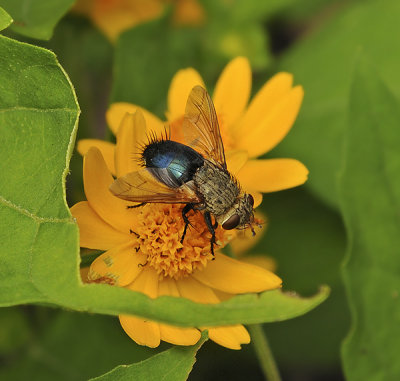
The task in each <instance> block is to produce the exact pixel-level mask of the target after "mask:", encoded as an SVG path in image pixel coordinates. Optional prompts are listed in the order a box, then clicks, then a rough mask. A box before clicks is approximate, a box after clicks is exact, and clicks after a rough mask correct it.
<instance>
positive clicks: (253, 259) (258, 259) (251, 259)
mask: <svg viewBox="0 0 400 381" xmlns="http://www.w3.org/2000/svg"><path fill="white" fill-rule="evenodd" d="M240 260H241V261H243V262H246V263H250V264H252V265H255V266H259V267H262V268H263V269H266V270H268V271H272V272H276V269H277V268H278V265H277V263H276V261H275V259H274V258H271V257H267V256H266V255H263V254H259V255H257V254H254V255H250V256H246V257H242V258H240Z"/></svg>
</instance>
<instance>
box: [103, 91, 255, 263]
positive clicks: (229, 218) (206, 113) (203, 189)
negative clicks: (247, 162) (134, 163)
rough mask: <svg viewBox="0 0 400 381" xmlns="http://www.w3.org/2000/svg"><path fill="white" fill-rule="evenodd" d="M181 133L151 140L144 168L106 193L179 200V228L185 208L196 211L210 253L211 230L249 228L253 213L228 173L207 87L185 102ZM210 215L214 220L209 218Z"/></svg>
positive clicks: (247, 198)
mask: <svg viewBox="0 0 400 381" xmlns="http://www.w3.org/2000/svg"><path fill="white" fill-rule="evenodd" d="M181 128H182V135H183V137H184V140H185V143H186V144H182V143H178V142H176V141H172V140H168V139H159V140H157V139H152V140H151V141H150V142H149V143H148V144H147V145H146V146H145V147H144V149H143V151H142V154H141V160H142V163H143V166H144V168H143V169H142V170H139V171H136V172H131V173H129V174H127V175H125V176H123V177H120V178H118V179H117V180H115V181H114V183H113V184H112V185H111V186H110V190H111V192H112V193H113V194H114V195H115V196H117V197H119V198H122V199H124V200H128V201H132V202H138V203H140V204H139V205H135V206H134V207H136V206H140V205H143V204H145V203H181V204H186V205H185V207H184V208H183V209H182V218H183V220H184V222H185V228H184V231H183V234H182V239H181V242H183V239H184V237H185V234H186V230H187V227H188V226H189V224H190V221H189V219H188V217H187V214H188V213H189V211H191V210H195V211H201V212H202V213H203V216H204V220H205V223H206V225H207V227H208V229H209V231H210V233H211V235H212V237H211V253H212V254H213V255H214V244H215V229H216V228H217V226H218V224H220V225H221V226H222V227H223V228H224V229H226V230H230V229H234V228H239V229H244V228H247V227H250V228H251V229H252V231H253V234H254V230H253V228H252V226H251V224H252V222H253V220H254V215H253V205H254V199H253V197H252V195H250V194H247V193H244V192H242V191H241V189H240V185H239V183H238V182H237V180H236V179H235V178H234V177H233V176H232V175H231V174H230V173H229V171H228V169H227V166H226V160H225V153H224V146H223V143H222V139H221V134H220V130H219V125H218V120H217V116H216V113H215V109H214V105H213V103H212V100H211V98H210V96H209V95H208V93H207V91H206V90H204V89H203V88H202V87H201V86H196V87H194V88H193V90H192V91H191V93H190V95H189V98H188V101H187V104H186V111H185V117H184V121H183V123H182V127H181ZM212 217H214V219H215V221H214V222H213V221H212Z"/></svg>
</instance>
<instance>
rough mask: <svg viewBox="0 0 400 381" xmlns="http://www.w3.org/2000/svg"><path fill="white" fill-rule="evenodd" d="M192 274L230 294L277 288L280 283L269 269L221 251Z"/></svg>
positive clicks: (199, 279) (210, 285)
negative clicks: (234, 257)
mask: <svg viewBox="0 0 400 381" xmlns="http://www.w3.org/2000/svg"><path fill="white" fill-rule="evenodd" d="M192 276H193V278H195V279H197V280H198V281H199V282H201V283H203V284H204V285H206V286H209V287H212V288H215V289H217V290H221V291H224V292H228V293H230V294H244V293H248V292H262V291H266V290H272V289H275V288H279V287H281V284H282V280H281V279H280V278H279V277H278V276H276V275H275V274H273V273H271V272H270V271H267V270H264V269H263V268H261V267H257V266H253V265H250V264H248V263H243V262H240V261H238V260H236V259H233V258H230V257H227V256H226V255H223V254H221V253H216V254H215V260H214V261H212V262H209V263H208V264H207V267H206V268H205V269H204V270H203V271H197V272H195V273H194V274H193V275H192Z"/></svg>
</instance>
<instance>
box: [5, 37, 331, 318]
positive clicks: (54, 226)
mask: <svg viewBox="0 0 400 381" xmlns="http://www.w3.org/2000/svg"><path fill="white" fill-rule="evenodd" d="M0 57H1V58H0V60H1V65H0V67H1V70H0V99H1V104H2V109H1V113H0V128H1V136H2V137H3V146H4V149H2V150H1V152H0V160H1V162H2V163H4V164H5V165H4V169H3V170H2V171H1V173H0V228H1V229H0V261H1V265H2V266H1V269H2V274H1V277H0V289H1V292H0V305H3V306H10V305H16V304H21V303H38V302H46V303H51V304H54V305H59V306H64V307H68V308H72V309H76V310H81V311H90V312H100V313H104V314H111V315H117V314H121V313H126V314H133V315H137V316H142V317H145V318H150V319H154V320H158V321H163V322H167V323H171V324H178V325H186V326H193V325H194V326H202V325H209V326H212V325H224V324H235V323H239V322H243V323H258V322H267V321H276V320H284V319H289V318H292V317H294V316H298V315H301V314H303V313H305V312H307V311H309V310H310V309H312V308H314V307H316V306H317V305H318V304H320V303H321V302H322V301H323V300H324V299H325V298H326V297H327V295H328V290H327V289H326V288H323V289H322V290H321V292H320V293H319V294H317V295H315V296H314V297H311V298H305V299H302V298H298V297H296V296H293V295H287V294H283V293H281V292H280V291H272V292H265V293H264V294H262V295H261V296H259V297H258V296H257V295H243V296H238V297H235V298H233V299H231V300H229V301H226V302H224V303H221V304H218V305H201V304H196V303H193V302H191V301H189V300H184V299H176V298H172V297H161V298H158V299H157V300H151V299H150V298H148V297H147V296H145V295H143V294H141V293H134V292H132V291H130V290H128V289H122V288H117V287H110V286H107V285H96V284H90V285H82V283H81V281H80V276H79V271H78V269H79V263H78V257H79V244H78V227H77V225H76V224H75V222H74V221H73V219H72V218H71V217H70V213H69V210H68V208H67V206H66V203H65V188H64V187H65V185H64V181H65V176H66V174H67V171H68V163H69V159H70V156H71V151H72V147H73V144H74V137H75V132H76V123H77V117H78V113H79V110H78V106H77V103H76V99H75V96H74V92H73V89H72V87H71V84H70V82H69V80H68V79H67V78H66V76H65V73H64V72H63V70H62V69H61V67H60V66H59V64H58V62H57V60H56V58H55V56H54V54H53V53H51V52H49V51H46V50H44V49H40V48H36V47H33V46H30V45H27V44H23V43H19V42H16V41H13V40H10V39H7V38H4V37H2V38H0Z"/></svg>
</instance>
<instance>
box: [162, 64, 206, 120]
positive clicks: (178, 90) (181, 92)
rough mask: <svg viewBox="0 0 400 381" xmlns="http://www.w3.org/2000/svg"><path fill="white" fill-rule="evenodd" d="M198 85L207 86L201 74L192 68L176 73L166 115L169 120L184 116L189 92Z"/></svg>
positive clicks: (169, 93) (170, 88)
mask: <svg viewBox="0 0 400 381" xmlns="http://www.w3.org/2000/svg"><path fill="white" fill-rule="evenodd" d="M197 85H200V86H202V87H204V88H205V85H204V82H203V79H202V78H201V76H200V74H199V73H198V72H197V71H196V70H194V69H192V68H188V69H183V70H179V71H178V72H177V73H176V74H175V75H174V77H173V78H172V81H171V85H170V87H169V91H168V111H167V112H166V116H167V119H168V120H169V121H174V120H176V119H179V118H182V117H183V115H184V114H185V108H186V102H187V99H188V97H189V93H190V92H191V90H192V89H193V87H195V86H197Z"/></svg>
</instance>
